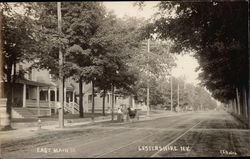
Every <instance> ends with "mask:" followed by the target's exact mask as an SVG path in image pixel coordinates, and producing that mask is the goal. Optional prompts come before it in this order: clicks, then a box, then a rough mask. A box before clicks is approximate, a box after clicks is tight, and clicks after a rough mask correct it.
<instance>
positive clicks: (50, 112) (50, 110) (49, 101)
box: [48, 88, 51, 115]
mask: <svg viewBox="0 0 250 159" xmlns="http://www.w3.org/2000/svg"><path fill="white" fill-rule="evenodd" d="M48 102H49V114H50V115H51V104H50V88H49V89H48Z"/></svg>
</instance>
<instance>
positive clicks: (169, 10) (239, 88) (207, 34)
mask: <svg viewBox="0 0 250 159" xmlns="http://www.w3.org/2000/svg"><path fill="white" fill-rule="evenodd" d="M139 5H142V4H139ZM158 10H159V11H158V13H157V16H155V19H154V22H153V23H152V24H150V26H151V28H152V29H151V31H152V33H155V34H157V35H158V37H159V38H160V39H171V40H172V41H173V42H174V43H175V47H173V48H172V50H171V52H173V53H182V52H190V50H191V51H192V52H194V53H195V57H196V58H197V60H198V62H199V64H200V67H199V68H198V69H200V70H201V73H200V75H199V78H200V79H201V81H202V82H201V84H202V85H203V86H205V87H206V88H207V89H208V90H209V91H211V93H212V96H213V97H214V98H216V99H217V100H219V101H221V102H223V103H236V105H237V110H236V112H237V111H238V112H240V113H239V114H243V112H245V113H246V114H244V115H246V116H247V114H249V111H248V110H249V107H248V102H247V98H248V96H249V91H248V72H249V67H248V3H247V2H245V1H237V2H225V1H223V2H202V3H200V2H160V3H159V4H158ZM236 26H237V27H236ZM242 105H244V106H243V107H242ZM240 107H241V108H240Z"/></svg>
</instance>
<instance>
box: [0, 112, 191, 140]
mask: <svg viewBox="0 0 250 159" xmlns="http://www.w3.org/2000/svg"><path fill="white" fill-rule="evenodd" d="M188 113H189V112H182V113H175V112H162V113H151V114H150V115H149V116H147V115H145V114H144V115H141V116H140V117H139V121H147V120H154V119H157V118H162V117H170V116H179V115H183V114H188ZM84 119H85V120H84ZM116 119H117V116H115V118H114V120H116ZM77 120H78V121H77ZM105 121H111V116H110V115H108V116H102V117H96V118H95V119H94V121H92V120H91V118H83V119H81V120H80V119H66V120H65V123H64V128H59V125H58V121H49V122H46V123H43V124H42V127H41V129H39V128H38V125H37V123H36V125H30V126H29V127H23V128H17V127H14V126H13V128H14V129H15V130H10V131H0V138H1V140H2V141H1V142H2V143H3V142H8V141H9V140H20V139H26V138H30V137H35V136H41V135H46V134H48V133H52V132H56V131H68V130H73V129H76V130H77V129H79V128H80V127H76V126H84V125H94V124H96V123H100V122H105ZM134 122H137V121H134ZM18 124H19V126H20V125H25V124H27V123H18ZM16 126H17V125H16Z"/></svg>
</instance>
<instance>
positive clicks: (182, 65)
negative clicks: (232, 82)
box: [103, 1, 199, 85]
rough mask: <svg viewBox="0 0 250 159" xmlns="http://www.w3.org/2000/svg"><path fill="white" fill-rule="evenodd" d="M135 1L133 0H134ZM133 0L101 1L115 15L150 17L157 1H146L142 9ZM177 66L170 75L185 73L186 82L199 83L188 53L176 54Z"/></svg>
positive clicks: (192, 59) (191, 58) (194, 62)
mask: <svg viewBox="0 0 250 159" xmlns="http://www.w3.org/2000/svg"><path fill="white" fill-rule="evenodd" d="M134 2H135V1H134ZM134 2H133V1H129V2H128V1H127V2H126V1H125V2H124V1H123V2H103V4H104V6H105V7H106V8H107V9H108V10H113V11H114V13H115V14H116V15H117V17H119V18H122V17H123V16H124V15H128V16H135V17H144V18H146V19H148V18H150V17H151V16H152V15H153V14H154V13H155V12H156V11H157V9H156V8H155V7H154V6H155V5H156V4H157V3H158V2H155V1H146V2H145V4H146V6H145V7H144V8H143V10H140V9H138V8H139V7H138V6H133V4H134ZM176 64H177V67H176V68H174V69H173V70H172V75H173V76H175V77H180V76H183V75H185V78H186V82H188V83H192V84H194V85H197V84H198V83H199V80H198V79H197V77H198V72H195V68H196V67H198V66H199V64H198V62H197V60H196V59H195V58H194V57H192V56H190V55H187V54H186V55H183V56H182V55H177V61H176Z"/></svg>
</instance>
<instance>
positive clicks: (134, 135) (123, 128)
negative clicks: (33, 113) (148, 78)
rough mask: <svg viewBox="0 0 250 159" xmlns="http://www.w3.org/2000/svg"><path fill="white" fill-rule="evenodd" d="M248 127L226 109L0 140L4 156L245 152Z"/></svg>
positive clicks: (66, 156)
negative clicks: (3, 141)
mask: <svg viewBox="0 0 250 159" xmlns="http://www.w3.org/2000/svg"><path fill="white" fill-rule="evenodd" d="M249 133H250V131H249V129H245V128H243V126H242V125H241V123H240V122H239V121H237V120H236V119H235V118H234V117H232V116H231V115H229V114H228V113H226V112H223V111H221V112H215V111H209V112H192V113H188V114H183V115H179V116H169V117H161V118H158V119H153V120H147V121H138V122H133V123H126V124H124V123H110V122H105V123H98V124H95V125H89V126H76V127H73V128H70V129H67V130H64V131H54V132H49V131H46V130H42V131H39V132H38V133H37V135H36V136H35V137H33V138H31V139H25V140H21V141H18V142H17V141H12V142H8V143H3V144H2V157H3V158H12V157H14V158H54V157H63V158H71V157H74V158H77V157H80V158H85V157H86V158H87V157H88V158H89V157H90V158H109V157H179V156H181V157H183V156H184V157H203V156H204V157H205V156H210V157H211V156H212V157H215V156H230V157H235V156H249V155H250V153H249V143H250V142H249V140H250V139H249V135H250V134H249Z"/></svg>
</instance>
